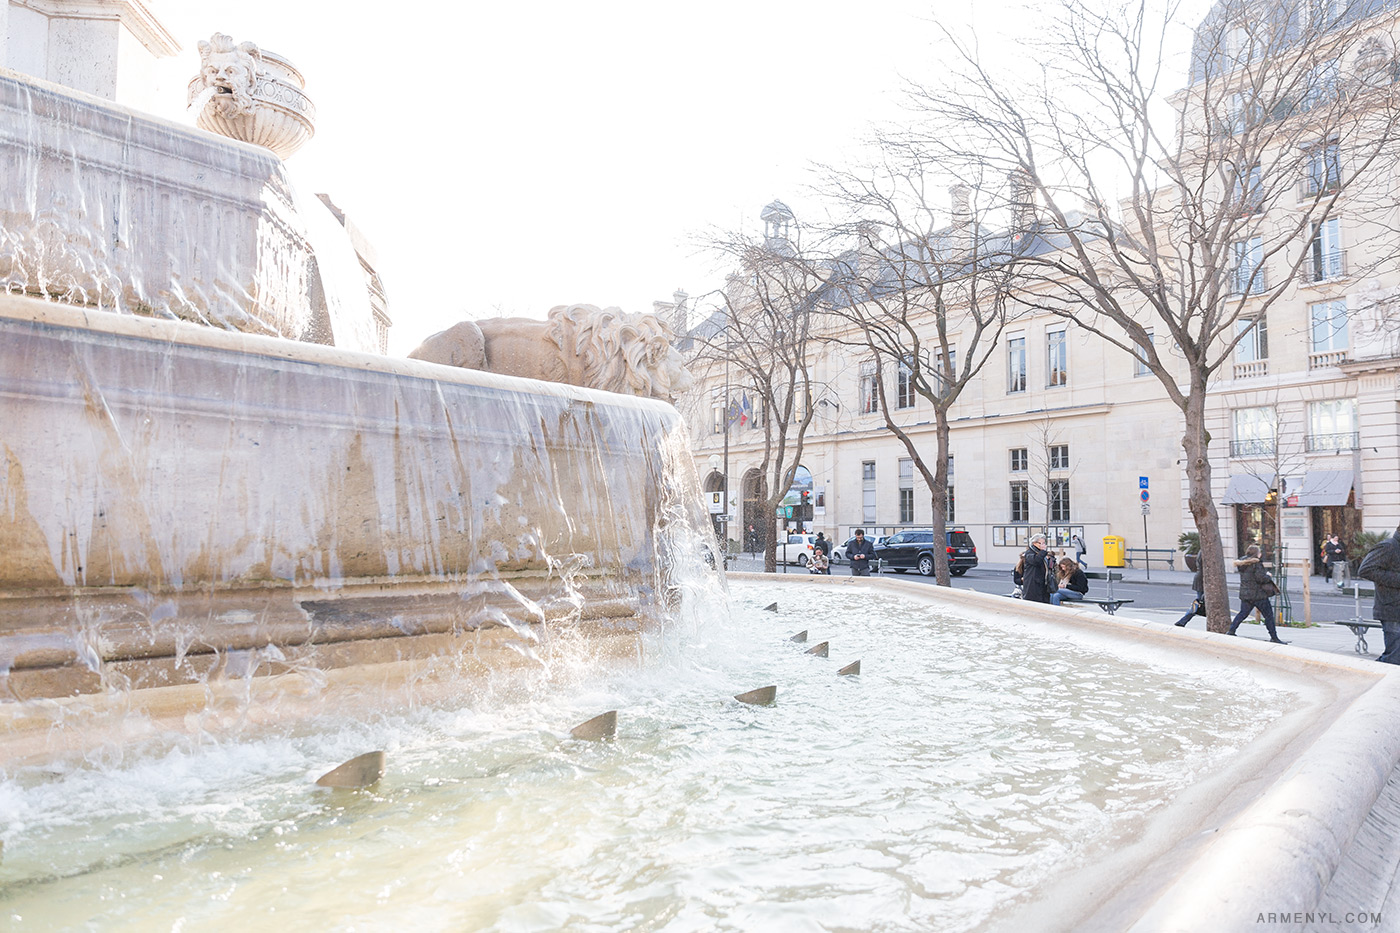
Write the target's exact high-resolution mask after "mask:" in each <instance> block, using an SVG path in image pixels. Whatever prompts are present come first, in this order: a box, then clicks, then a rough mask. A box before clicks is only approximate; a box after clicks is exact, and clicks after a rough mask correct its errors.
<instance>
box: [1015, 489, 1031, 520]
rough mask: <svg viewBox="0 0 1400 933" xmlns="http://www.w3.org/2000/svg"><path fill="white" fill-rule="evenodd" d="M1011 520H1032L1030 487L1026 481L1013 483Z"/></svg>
mask: <svg viewBox="0 0 1400 933" xmlns="http://www.w3.org/2000/svg"><path fill="white" fill-rule="evenodd" d="M1011 520H1012V521H1013V522H1028V521H1030V520H1031V495H1030V487H1029V486H1028V485H1027V484H1026V483H1024V482H1021V483H1012V484H1011Z"/></svg>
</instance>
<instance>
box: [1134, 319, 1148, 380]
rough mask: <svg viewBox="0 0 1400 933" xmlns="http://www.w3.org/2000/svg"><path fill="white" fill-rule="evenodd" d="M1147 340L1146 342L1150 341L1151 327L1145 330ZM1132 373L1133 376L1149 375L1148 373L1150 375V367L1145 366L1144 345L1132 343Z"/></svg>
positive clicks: (1145, 348)
mask: <svg viewBox="0 0 1400 933" xmlns="http://www.w3.org/2000/svg"><path fill="white" fill-rule="evenodd" d="M1147 342H1148V343H1149V344H1151V343H1152V329H1151V328H1148V330H1147ZM1133 375H1134V376H1150V375H1152V370H1150V369H1148V368H1147V347H1144V346H1142V345H1141V344H1134V345H1133Z"/></svg>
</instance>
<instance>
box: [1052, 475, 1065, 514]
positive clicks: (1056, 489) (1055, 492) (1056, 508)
mask: <svg viewBox="0 0 1400 933" xmlns="http://www.w3.org/2000/svg"><path fill="white" fill-rule="evenodd" d="M1050 521H1052V522H1067V521H1069V480H1067V479H1052V480H1051V481H1050Z"/></svg>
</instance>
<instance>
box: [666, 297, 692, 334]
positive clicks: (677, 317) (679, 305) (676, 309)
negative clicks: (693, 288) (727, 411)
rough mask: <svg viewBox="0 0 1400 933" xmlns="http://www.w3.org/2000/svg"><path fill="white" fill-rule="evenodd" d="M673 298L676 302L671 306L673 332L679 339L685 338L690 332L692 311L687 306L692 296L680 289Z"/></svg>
mask: <svg viewBox="0 0 1400 933" xmlns="http://www.w3.org/2000/svg"><path fill="white" fill-rule="evenodd" d="M671 298H672V299H674V300H675V304H674V305H672V306H671V322H670V323H671V330H672V332H673V333H675V335H676V336H677V337H684V336H685V335H686V333H687V332H688V331H689V330H690V320H689V318H690V309H689V308H688V307H686V304H685V303H686V300H687V299H688V298H690V296H689V295H687V294H686V293H685V290H684V289H680V288H678V289H676V291H675V293H674V294H673V295H671Z"/></svg>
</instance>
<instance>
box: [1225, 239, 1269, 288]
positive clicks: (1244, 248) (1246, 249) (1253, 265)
mask: <svg viewBox="0 0 1400 933" xmlns="http://www.w3.org/2000/svg"><path fill="white" fill-rule="evenodd" d="M1231 254H1232V258H1233V267H1232V268H1231V270H1230V294H1232V295H1257V294H1259V293H1260V292H1262V291H1264V290H1265V289H1267V288H1268V287H1269V286H1268V282H1267V281H1266V277H1265V275H1264V238H1263V237H1257V236H1256V237H1250V238H1249V239H1248V240H1238V241H1236V242H1235V243H1234V244H1232V246H1231Z"/></svg>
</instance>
